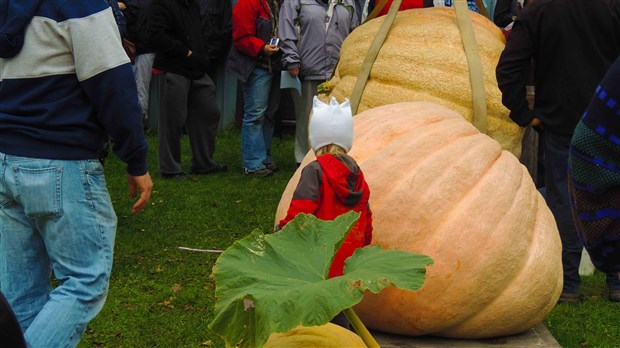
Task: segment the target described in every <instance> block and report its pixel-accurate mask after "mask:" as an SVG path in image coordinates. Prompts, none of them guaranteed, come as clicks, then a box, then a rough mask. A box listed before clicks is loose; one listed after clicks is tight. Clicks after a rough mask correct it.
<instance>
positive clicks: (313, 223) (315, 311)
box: [209, 212, 433, 347]
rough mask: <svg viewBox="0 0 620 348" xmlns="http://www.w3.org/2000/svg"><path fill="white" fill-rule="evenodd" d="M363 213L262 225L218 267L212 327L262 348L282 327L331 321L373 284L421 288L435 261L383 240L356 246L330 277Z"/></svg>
mask: <svg viewBox="0 0 620 348" xmlns="http://www.w3.org/2000/svg"><path fill="white" fill-rule="evenodd" d="M358 217H359V214H357V213H353V212H351V213H347V214H344V215H342V216H340V217H338V218H336V219H335V220H333V221H323V220H320V219H317V218H316V217H314V216H313V215H306V214H300V215H298V216H297V217H296V218H295V219H293V220H292V221H291V222H289V223H288V224H287V225H286V226H285V227H284V229H282V230H281V231H279V232H276V233H274V234H271V235H264V234H263V233H262V232H260V231H258V230H255V231H253V232H252V233H251V234H250V235H249V236H248V237H245V238H243V239H241V240H239V241H237V242H235V243H234V244H233V245H232V246H231V247H230V248H229V249H227V250H226V251H225V252H224V253H223V254H222V255H221V256H220V257H219V258H218V260H217V262H216V264H215V266H214V267H213V274H214V275H215V281H216V291H215V294H216V305H215V318H214V320H213V321H212V322H211V324H210V325H209V327H210V328H211V329H212V330H213V331H214V332H216V333H218V334H219V335H221V336H222V337H223V338H224V339H225V341H226V343H227V344H228V345H231V346H235V345H239V346H240V347H262V346H263V344H264V343H265V342H266V340H267V339H268V338H269V335H270V334H272V333H274V332H287V331H289V330H291V329H293V328H295V327H297V326H299V325H304V326H315V325H322V324H324V323H327V322H328V321H330V320H331V319H332V318H333V317H334V316H336V314H338V313H339V312H340V311H342V310H344V309H346V308H349V307H351V306H353V305H355V304H356V303H358V302H359V301H361V299H362V296H363V294H364V291H366V290H370V291H372V292H374V293H377V292H379V291H381V289H383V288H385V287H387V286H390V285H394V286H397V287H399V288H402V289H406V290H417V289H419V288H420V287H421V286H422V284H423V283H424V278H425V273H426V269H425V266H426V265H429V264H432V263H433V261H432V260H431V259H430V258H429V257H428V256H424V255H417V254H413V253H408V252H404V251H397V250H382V249H381V247H379V246H376V247H366V248H361V249H358V250H356V252H355V253H354V254H353V255H352V256H351V257H350V258H348V259H347V261H346V265H345V269H344V273H345V274H344V275H343V276H341V277H335V278H331V279H327V276H328V274H329V268H330V265H331V263H332V259H333V257H334V254H335V251H336V250H337V249H338V248H339V247H340V245H341V244H342V241H343V240H344V238H345V236H346V235H347V234H348V232H349V231H350V230H351V228H352V227H353V225H354V224H355V222H356V221H357V219H358Z"/></svg>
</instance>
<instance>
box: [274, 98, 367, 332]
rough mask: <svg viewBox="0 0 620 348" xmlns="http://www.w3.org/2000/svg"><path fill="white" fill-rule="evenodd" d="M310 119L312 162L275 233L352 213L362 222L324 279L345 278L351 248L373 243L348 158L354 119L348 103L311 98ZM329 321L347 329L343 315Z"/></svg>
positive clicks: (359, 178)
mask: <svg viewBox="0 0 620 348" xmlns="http://www.w3.org/2000/svg"><path fill="white" fill-rule="evenodd" d="M312 104H313V106H312V117H311V118H310V122H309V125H308V133H309V137H310V146H311V147H312V150H314V154H315V155H316V160H314V161H312V162H310V163H308V165H306V166H305V167H304V168H303V170H302V172H301V177H300V178H299V183H298V184H297V187H296V188H295V192H294V193H293V199H292V200H291V205H290V206H289V208H288V211H287V214H286V217H285V218H284V219H282V220H280V223H279V224H278V225H277V226H276V230H279V229H280V228H282V227H284V226H285V225H286V224H287V223H288V222H289V221H291V220H292V219H293V218H295V216H297V214H301V213H305V214H312V215H315V216H316V217H317V218H319V219H322V220H333V219H335V218H336V217H338V216H340V215H342V214H344V213H346V212H349V211H351V210H353V211H355V212H358V213H360V217H359V219H358V220H357V222H356V223H355V225H354V226H353V228H352V229H351V231H350V232H349V234H348V235H347V236H346V237H345V240H344V242H343V243H342V245H341V246H340V249H338V251H337V252H336V255H335V257H334V261H333V262H332V265H331V267H330V269H329V275H328V278H333V277H338V276H341V275H343V270H344V262H345V260H346V259H347V258H348V257H349V256H351V255H353V252H355V249H357V248H362V247H364V246H366V245H368V244H370V242H371V241H372V212H371V210H370V206H369V204H368V199H369V198H370V189H369V187H368V184H367V183H366V180H364V173H363V172H362V170H361V169H360V167H359V166H358V165H357V162H356V161H355V160H354V159H353V157H351V156H349V155H347V153H348V152H349V150H351V147H352V146H353V115H352V112H351V106H350V104H349V100H345V101H344V102H343V103H342V104H338V102H337V101H336V98H334V97H332V99H331V101H330V103H329V104H325V103H323V102H321V101H320V100H318V98H317V97H316V96H315V97H314V99H313V103H312ZM332 322H333V323H335V324H337V325H340V326H342V327H345V328H347V329H350V326H349V323H348V321H347V319H346V318H345V316H344V314H343V313H339V314H338V315H337V316H336V317H335V318H334V319H332Z"/></svg>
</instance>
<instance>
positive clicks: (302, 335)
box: [264, 323, 366, 348]
mask: <svg viewBox="0 0 620 348" xmlns="http://www.w3.org/2000/svg"><path fill="white" fill-rule="evenodd" d="M264 347H265V348H281V347H287V348H312V347H317V348H327V347H333V348H342V347H351V348H365V347H366V344H364V341H363V340H362V339H361V338H360V337H359V336H358V335H356V334H355V333H353V332H352V331H349V330H347V329H345V328H343V327H342V326H338V325H336V324H332V323H327V324H325V325H320V326H310V327H308V326H298V327H296V328H294V329H293V330H291V331H289V332H287V333H274V334H271V336H269V340H268V341H267V342H266V343H265V346H264Z"/></svg>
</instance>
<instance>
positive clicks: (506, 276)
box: [437, 150, 538, 335]
mask: <svg viewBox="0 0 620 348" xmlns="http://www.w3.org/2000/svg"><path fill="white" fill-rule="evenodd" d="M500 156H509V157H511V158H514V156H513V155H512V154H510V153H509V152H507V151H505V150H504V151H502V152H501V154H500ZM498 159H499V157H498ZM514 160H516V158H515V159H514ZM518 165H520V164H518ZM491 167H496V168H497V169H496V170H497V171H498V172H501V171H502V167H503V164H502V163H500V161H498V160H496V161H494V162H493V163H491V166H490V168H491ZM490 171H491V170H489V171H487V172H486V173H485V176H487V175H488V176H491V175H493V174H495V173H492V174H488V173H489V172H490ZM519 173H520V175H519V177H520V180H519V181H518V182H519V183H518V185H515V187H514V188H512V189H509V190H507V191H510V192H514V193H515V195H526V196H531V197H532V198H533V199H534V200H536V196H535V195H536V194H537V192H532V190H527V183H528V181H527V180H528V179H529V175H528V176H527V177H526V176H525V175H523V174H524V173H523V172H521V171H519ZM490 179H491V180H492V178H490ZM478 184H480V185H481V186H484V185H485V184H486V183H484V178H482V179H481V180H480V181H479V182H478ZM460 203H461V202H459V204H460ZM462 203H463V204H468V203H469V202H462ZM457 205H458V204H457ZM535 205H536V206H537V202H536V203H535ZM455 206H456V205H455ZM518 208H519V207H518V200H516V199H512V200H511V201H510V205H509V206H506V207H505V209H503V211H502V212H498V215H501V216H502V217H501V218H500V219H498V220H497V222H496V223H495V225H494V226H496V227H497V226H502V225H503V224H506V223H510V219H511V218H512V216H511V214H509V213H512V215H514V214H520V210H519V209H518ZM455 210H458V209H455ZM537 216H538V214H536V216H535V217H534V218H535V219H536V218H537ZM503 229H504V228H500V230H503ZM485 230H487V231H488V232H489V233H488V234H486V235H485V237H486V238H484V244H480V245H478V246H477V249H480V250H490V249H489V248H487V246H488V245H489V244H491V246H493V245H492V244H493V243H496V238H495V237H497V236H494V235H492V234H493V233H494V232H495V231H496V230H497V229H496V228H494V227H493V226H489V227H488V228H486V229H485ZM509 232H511V234H514V233H512V231H509ZM533 234H534V233H533V232H532V233H529V236H528V237H529V238H528V240H527V243H524V244H527V245H530V244H531V243H532V242H533V238H534V236H533ZM519 254H520V255H523V254H524V253H523V252H521V251H520V252H519ZM529 254H530V249H529V248H525V255H529ZM488 259H491V260H493V259H494V256H493V255H490V254H485V258H482V259H477V261H478V262H477V264H472V265H470V267H471V268H473V269H476V268H479V267H480V266H482V265H485V266H488V267H493V266H492V265H491V264H489V263H488V262H487V261H488ZM517 261H521V262H520V263H519V264H516V263H514V262H513V263H511V266H512V267H511V268H512V270H511V272H510V273H508V272H506V271H507V270H506V269H504V270H503V272H502V278H501V279H500V280H501V282H499V283H498V285H503V286H502V287H497V288H495V289H494V291H493V296H489V297H488V298H487V300H486V301H479V302H477V303H476V308H480V309H479V310H478V311H472V312H470V313H469V314H470V315H468V316H464V317H462V318H461V320H459V321H458V322H455V323H453V324H452V325H450V326H448V327H445V328H443V329H442V330H441V331H439V332H437V334H440V335H447V333H449V332H453V331H455V330H457V329H458V328H459V327H460V326H461V325H463V323H469V322H470V321H471V320H473V319H475V318H476V317H477V316H484V315H483V314H481V313H483V312H484V311H485V310H486V308H489V307H491V306H492V305H493V304H494V303H496V302H497V301H498V299H499V298H500V297H501V296H502V294H503V293H504V292H505V291H506V290H507V289H509V288H510V287H512V286H514V285H515V284H514V279H515V278H517V277H518V276H519V275H520V274H521V273H523V272H524V271H525V270H526V269H527V267H524V266H525V264H526V263H527V258H524V259H518V260H517ZM498 262H499V261H497V262H496V263H498ZM457 286H458V285H457ZM446 291H449V286H448V288H447V289H446ZM481 299H483V298H482V297H481Z"/></svg>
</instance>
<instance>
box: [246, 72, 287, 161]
mask: <svg viewBox="0 0 620 348" xmlns="http://www.w3.org/2000/svg"><path fill="white" fill-rule="evenodd" d="M273 80H274V73H272V72H269V70H267V69H264V68H261V67H256V68H255V69H254V71H253V72H252V74H251V75H250V77H249V78H248V80H247V81H246V82H245V83H244V84H243V99H244V107H243V122H242V123H241V157H242V165H243V168H244V169H245V170H248V171H254V170H257V169H261V168H265V164H267V163H272V162H273V159H272V158H271V141H272V140H273V127H274V122H273V119H274V114H275V112H276V110H277V109H278V104H279V99H280V98H279V93H280V92H279V89H280V88H279V87H280V86H274V88H273V91H272V82H273Z"/></svg>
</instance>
